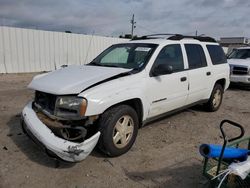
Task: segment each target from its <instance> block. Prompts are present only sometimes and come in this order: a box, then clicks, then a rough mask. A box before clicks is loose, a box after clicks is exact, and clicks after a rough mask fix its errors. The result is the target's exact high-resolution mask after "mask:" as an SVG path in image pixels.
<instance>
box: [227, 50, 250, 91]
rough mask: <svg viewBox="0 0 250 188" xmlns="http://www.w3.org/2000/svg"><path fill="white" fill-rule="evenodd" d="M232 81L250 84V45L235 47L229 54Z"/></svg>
mask: <svg viewBox="0 0 250 188" xmlns="http://www.w3.org/2000/svg"><path fill="white" fill-rule="evenodd" d="M228 63H229V65H230V81H231V82H232V83H234V84H240V85H248V86H250V46H249V47H240V48H236V49H234V50H233V51H232V52H231V53H230V54H229V55H228Z"/></svg>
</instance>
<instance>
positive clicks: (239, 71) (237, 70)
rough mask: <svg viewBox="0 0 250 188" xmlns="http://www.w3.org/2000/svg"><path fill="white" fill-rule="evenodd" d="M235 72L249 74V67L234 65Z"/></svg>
mask: <svg viewBox="0 0 250 188" xmlns="http://www.w3.org/2000/svg"><path fill="white" fill-rule="evenodd" d="M233 74H236V75H246V74H248V68H247V67H238V66H234V67H233Z"/></svg>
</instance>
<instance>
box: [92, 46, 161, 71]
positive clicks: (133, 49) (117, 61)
mask: <svg viewBox="0 0 250 188" xmlns="http://www.w3.org/2000/svg"><path fill="white" fill-rule="evenodd" d="M156 47H157V45H156V44H144V43H126V44H115V45H113V46H111V47H109V48H108V49H106V50H105V51H104V52H103V53H101V54H100V55H99V56H97V57H96V58H95V59H94V60H93V61H92V62H91V63H89V65H95V66H107V67H120V68H127V69H139V68H142V67H144V66H145V65H146V64H147V62H148V60H149V58H150V57H151V55H152V54H153V52H154V50H155V48H156Z"/></svg>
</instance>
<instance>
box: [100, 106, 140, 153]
mask: <svg viewBox="0 0 250 188" xmlns="http://www.w3.org/2000/svg"><path fill="white" fill-rule="evenodd" d="M123 117H131V119H130V122H132V121H133V132H132V133H131V134H130V137H129V138H130V139H129V141H128V143H127V144H126V146H124V147H120V148H118V147H117V146H116V145H115V143H114V142H115V141H114V140H113V136H114V134H115V132H114V131H115V130H116V128H115V126H116V124H117V122H118V120H121V119H122V118H123ZM129 124H130V123H129ZM131 124H132V123H131ZM98 126H99V130H100V132H101V136H100V139H99V142H98V147H99V149H100V150H101V151H103V152H104V153H105V154H107V155H108V156H110V157H116V156H119V155H122V154H124V153H126V152H127V151H129V149H130V148H131V147H132V146H133V144H134V142H135V139H136V136H137V133H138V126H139V121H138V115H137V113H136V111H135V110H134V109H133V108H132V107H130V106H128V105H119V106H115V107H113V108H110V109H108V110H107V111H105V112H104V113H103V114H102V115H101V117H100V119H99V122H98ZM125 135H126V134H125ZM125 137H126V136H125ZM117 145H118V144H117Z"/></svg>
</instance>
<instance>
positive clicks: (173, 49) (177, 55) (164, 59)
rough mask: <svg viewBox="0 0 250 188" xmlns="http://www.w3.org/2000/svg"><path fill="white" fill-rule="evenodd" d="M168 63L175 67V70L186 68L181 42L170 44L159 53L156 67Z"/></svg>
mask: <svg viewBox="0 0 250 188" xmlns="http://www.w3.org/2000/svg"><path fill="white" fill-rule="evenodd" d="M160 64H166V65H169V66H172V67H173V72H178V71H182V70H184V63H183V56H182V51H181V46H180V45H179V44H170V45H167V46H165V47H164V48H162V50H161V51H160V53H159V54H158V56H157V58H156V60H155V63H154V67H156V66H158V65H160Z"/></svg>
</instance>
